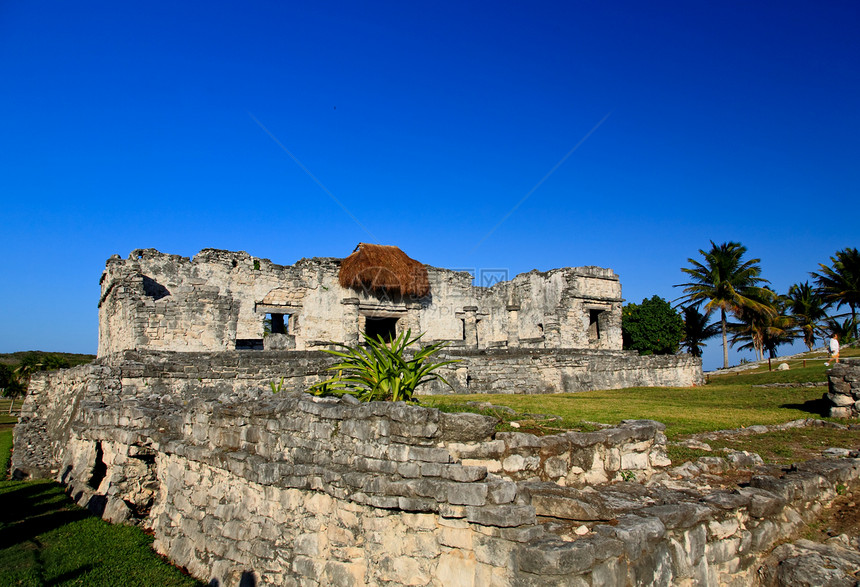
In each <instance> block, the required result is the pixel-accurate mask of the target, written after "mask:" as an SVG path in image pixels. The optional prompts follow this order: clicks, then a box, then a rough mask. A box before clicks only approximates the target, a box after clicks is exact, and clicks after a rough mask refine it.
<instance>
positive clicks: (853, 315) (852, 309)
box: [851, 304, 857, 342]
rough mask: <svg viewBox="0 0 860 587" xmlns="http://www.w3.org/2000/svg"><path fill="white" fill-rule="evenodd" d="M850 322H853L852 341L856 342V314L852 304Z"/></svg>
mask: <svg viewBox="0 0 860 587" xmlns="http://www.w3.org/2000/svg"><path fill="white" fill-rule="evenodd" d="M851 321H852V322H854V341H855V342H856V341H857V312H856V308H855V307H854V304H851Z"/></svg>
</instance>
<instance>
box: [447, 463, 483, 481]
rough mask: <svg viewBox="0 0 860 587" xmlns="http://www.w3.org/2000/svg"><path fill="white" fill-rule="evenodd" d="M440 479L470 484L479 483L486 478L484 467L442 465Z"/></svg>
mask: <svg viewBox="0 0 860 587" xmlns="http://www.w3.org/2000/svg"><path fill="white" fill-rule="evenodd" d="M441 473H442V478H443V479H451V480H452V481H459V482H461V483H470V482H472V481H480V480H482V479H484V478H485V477H486V476H487V469H486V467H473V466H464V465H443V466H442V471H441Z"/></svg>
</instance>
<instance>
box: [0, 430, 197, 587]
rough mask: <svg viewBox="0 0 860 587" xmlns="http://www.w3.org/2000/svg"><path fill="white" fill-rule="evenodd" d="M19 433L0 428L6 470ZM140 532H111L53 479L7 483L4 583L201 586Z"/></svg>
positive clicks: (1, 550) (1, 533)
mask: <svg viewBox="0 0 860 587" xmlns="http://www.w3.org/2000/svg"><path fill="white" fill-rule="evenodd" d="M11 445H12V430H11V429H9V428H7V429H4V430H0V468H2V469H3V472H4V475H3V478H5V465H4V463H6V462H7V461H8V458H9V449H10V447H11ZM151 544H152V538H151V537H149V536H147V535H146V534H144V533H143V532H142V531H141V530H140V529H139V528H133V527H130V526H112V525H110V524H108V523H107V522H105V521H103V520H101V519H100V518H96V517H93V516H91V515H89V513H88V512H87V511H86V510H84V509H82V508H80V507H78V506H76V505H75V504H74V503H72V501H71V500H70V499H69V498H68V497H67V496H66V494H65V493H64V492H63V489H62V487H61V486H60V485H58V484H57V483H54V482H53V481H26V482H25V481H0V585H26V586H33V587H37V586H41V585H58V586H60V585H87V586H102V585H103V586H105V587H118V586H150V585H158V586H159V587H161V586H165V587H170V586H174V585H175V586H186V585H188V586H199V585H203V583H200V582H198V581H196V580H194V579H192V578H190V577H188V576H186V575H184V574H182V572H181V571H180V570H179V569H177V568H175V567H172V566H171V565H169V564H167V563H165V562H164V561H163V560H162V559H161V558H160V557H159V556H158V555H157V554H156V553H155V552H154V551H153V550H152V549H151V548H150V545H151Z"/></svg>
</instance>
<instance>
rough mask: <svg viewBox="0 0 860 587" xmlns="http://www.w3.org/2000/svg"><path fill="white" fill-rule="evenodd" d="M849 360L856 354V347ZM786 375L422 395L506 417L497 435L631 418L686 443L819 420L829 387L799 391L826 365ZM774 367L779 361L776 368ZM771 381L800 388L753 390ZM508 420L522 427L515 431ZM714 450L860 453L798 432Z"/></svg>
mask: <svg viewBox="0 0 860 587" xmlns="http://www.w3.org/2000/svg"><path fill="white" fill-rule="evenodd" d="M847 354H848V356H858V355H860V351H858V350H857V349H851V351H850V352H849V353H847ZM789 364H790V365H791V369H790V370H788V371H777V370H773V371H768V368H767V365H764V366H762V367H759V368H758V369H756V370H751V371H746V372H743V373H741V374H726V375H712V376H710V378H709V379H710V383H709V384H707V385H705V386H702V387H696V388H633V389H620V390H610V391H589V392H582V393H573V394H562V395H451V396H422V397H421V403H422V404H424V405H427V406H433V407H438V408H441V409H443V410H447V411H463V410H467V411H483V413H491V414H492V415H495V416H497V417H500V418H502V420H503V422H502V424H500V426H499V429H500V430H521V431H527V432H534V433H538V434H553V433H557V432H561V431H562V430H564V429H570V428H574V429H581V430H588V429H591V428H592V426H590V425H589V424H588V422H602V423H606V424H617V423H619V422H620V421H621V420H624V419H630V418H647V419H651V420H657V421H660V422H663V423H664V424H666V425H667V428H666V435H667V436H668V437H669V439H670V440H681V439H683V438H684V437H687V436H689V435H691V434H696V433H700V432H709V431H714V430H725V429H733V428H740V427H748V426H752V425H754V424H779V423H783V422H788V421H790V420H796V419H799V418H822V419H825V420H831V418H828V417H826V416H824V414H826V413H827V410H828V406H827V403H826V402H823V401H822V400H821V396H822V395H823V394H824V393H825V391H826V388H825V387H811V386H807V387H804V386H802V384H803V383H808V382H823V381H826V379H827V373H826V368H825V366H824V361H823V360H815V361H814V360H807V364H806V367H804V366H803V363H802V360H801V359H798V360H792V361H789ZM776 365H777V363H774V367H775V366H776ZM768 383H792V384H798V385H801V386H800V387H789V388H766V387H756V386H758V385H763V384H768ZM469 402H490V403H492V404H494V405H503V406H508V407H510V408H513V409H514V410H516V412H517V413H516V414H506V413H503V412H501V411H498V410H489V411H487V410H480V409H477V408H476V407H474V406H471V407H470V406H468V403H469ZM528 414H551V415H555V416H558V417H560V420H557V421H547V420H546V419H541V418H535V417H530V416H529V415H528ZM511 422H515V423H517V424H519V425H520V426H519V428H513V427H511V426H510V423H511ZM710 444H711V445H712V447H713V448H714V449H715V450H717V449H720V448H733V449H735V450H749V451H752V452H758V453H760V454H761V455H762V457H764V458H765V460H767V461H770V462H775V463H785V462H792V461H793V460H803V459H808V458H813V457H818V456H820V453H821V450H822V449H823V448H827V447H829V446H840V447H845V448H859V447H860V433H858V431H856V430H832V429H829V428H827V429H825V428H801V429H794V430H787V431H774V432H770V433H767V434H754V435H748V436H739V437H734V438H729V439H724V440H719V441H711V442H710ZM669 453H670V458H672V460H673V461H674V462H676V463H680V462H682V461H683V460H687V459H690V458H696V457H699V456H704V455H706V454H714V453H708V452H705V451H696V450H690V449H685V448H683V447H678V446H672V447H670V451H669Z"/></svg>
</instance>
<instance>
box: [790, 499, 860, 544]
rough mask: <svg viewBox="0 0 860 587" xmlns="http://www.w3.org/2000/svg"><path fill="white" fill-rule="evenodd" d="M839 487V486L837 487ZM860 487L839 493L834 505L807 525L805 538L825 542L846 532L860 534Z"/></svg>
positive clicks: (854, 536)
mask: <svg viewBox="0 0 860 587" xmlns="http://www.w3.org/2000/svg"><path fill="white" fill-rule="evenodd" d="M837 489H838V488H837ZM858 504H860V489H858V490H854V491H846V492H845V493H844V494H843V495H839V496H838V497H837V498H836V499H835V500H834V501H833V503H832V505H831V506H830V507H828V508H826V509H824V510H823V511H822V514H821V517H820V518H819V519H818V520H816V521H815V522H813V523H811V524H810V525H809V526H807V529H806V531H805V532H804V533H803V538H806V539H807V540H812V541H813V542H824V541H825V540H827V539H828V538H832V537H834V536H839V535H841V534H846V535H847V536H848V537H849V538H856V537H858V536H860V508H858V507H857V506H858Z"/></svg>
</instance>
